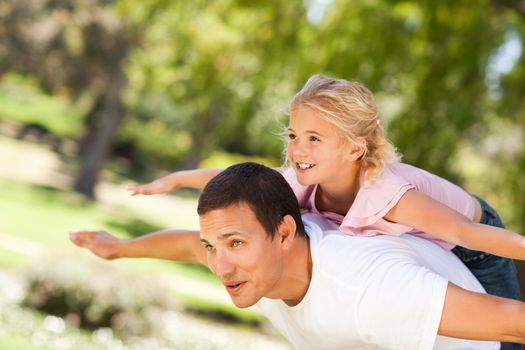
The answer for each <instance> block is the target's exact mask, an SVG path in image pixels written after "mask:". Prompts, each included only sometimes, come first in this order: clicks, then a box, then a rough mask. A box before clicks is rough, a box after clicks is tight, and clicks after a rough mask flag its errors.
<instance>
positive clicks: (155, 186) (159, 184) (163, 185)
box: [126, 178, 174, 196]
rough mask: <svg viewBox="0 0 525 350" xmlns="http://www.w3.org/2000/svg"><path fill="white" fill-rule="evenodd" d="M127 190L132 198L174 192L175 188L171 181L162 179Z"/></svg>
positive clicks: (129, 186)
mask: <svg viewBox="0 0 525 350" xmlns="http://www.w3.org/2000/svg"><path fill="white" fill-rule="evenodd" d="M126 189H127V190H128V191H130V192H131V195H132V196H136V195H138V194H144V195H151V194H163V193H167V192H170V191H172V190H173V189H174V188H173V185H172V184H171V181H169V179H167V178H160V179H157V180H155V181H153V182H150V183H147V184H141V185H128V186H127V187H126Z"/></svg>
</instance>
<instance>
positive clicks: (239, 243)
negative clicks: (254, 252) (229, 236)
mask: <svg viewBox="0 0 525 350" xmlns="http://www.w3.org/2000/svg"><path fill="white" fill-rule="evenodd" d="M241 245H242V241H239V240H234V241H232V246H233V247H240V246H241Z"/></svg>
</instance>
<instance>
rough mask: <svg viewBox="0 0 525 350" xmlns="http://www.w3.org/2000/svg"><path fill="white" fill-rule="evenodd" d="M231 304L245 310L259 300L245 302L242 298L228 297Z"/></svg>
mask: <svg viewBox="0 0 525 350" xmlns="http://www.w3.org/2000/svg"><path fill="white" fill-rule="evenodd" d="M230 297H231V299H232V302H233V304H234V305H235V306H236V307H238V308H239V309H245V308H247V307H250V306H253V305H255V304H256V303H257V302H258V301H259V300H245V299H243V298H235V297H232V296H230Z"/></svg>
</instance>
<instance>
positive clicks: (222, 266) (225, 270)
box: [215, 250, 235, 278]
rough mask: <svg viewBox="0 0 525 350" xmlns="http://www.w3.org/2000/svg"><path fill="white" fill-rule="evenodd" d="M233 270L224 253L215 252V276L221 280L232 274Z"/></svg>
mask: <svg viewBox="0 0 525 350" xmlns="http://www.w3.org/2000/svg"><path fill="white" fill-rule="evenodd" d="M234 270H235V268H234V265H233V264H232V263H231V261H230V258H229V257H228V254H227V253H226V252H223V251H221V250H217V252H216V254H215V274H216V275H217V277H219V278H221V277H224V276H227V275H229V274H231V273H233V272H234Z"/></svg>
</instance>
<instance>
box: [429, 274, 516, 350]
mask: <svg viewBox="0 0 525 350" xmlns="http://www.w3.org/2000/svg"><path fill="white" fill-rule="evenodd" d="M438 334H440V335H445V336H449V337H454V338H463V339H472V340H493V341H505V342H513V343H521V344H525V303H523V302H520V301H516V300H511V299H505V298H500V297H496V296H493V295H487V294H481V293H475V292H470V291H467V290H465V289H462V288H460V287H458V286H456V285H454V284H452V283H449V285H448V288H447V294H446V298H445V305H444V308H443V313H442V316H441V323H440V325H439V331H438Z"/></svg>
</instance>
